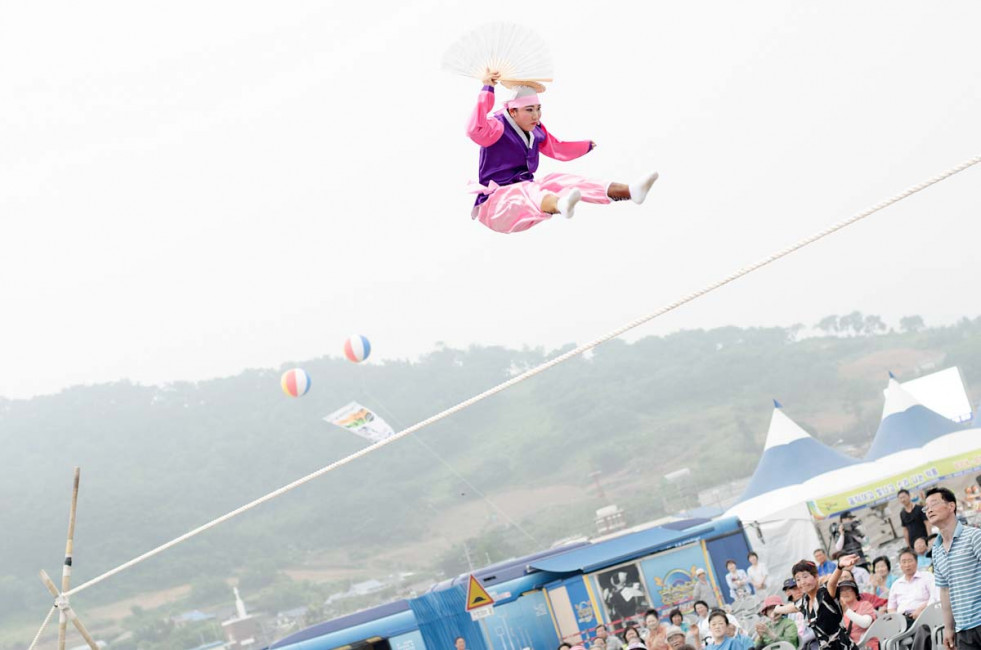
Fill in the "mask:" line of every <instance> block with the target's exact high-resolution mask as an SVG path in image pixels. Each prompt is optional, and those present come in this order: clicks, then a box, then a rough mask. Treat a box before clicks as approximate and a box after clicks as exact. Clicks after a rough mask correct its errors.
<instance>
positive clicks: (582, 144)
mask: <svg viewBox="0 0 981 650" xmlns="http://www.w3.org/2000/svg"><path fill="white" fill-rule="evenodd" d="M538 126H540V127H542V131H545V142H543V143H542V144H541V146H540V147H539V148H538V150H539V151H541V152H542V153H543V154H545V155H546V156H548V157H549V158H555V159H556V160H574V159H576V158H578V157H580V156H585V155H586V154H587V153H589V152H590V151H591V150H592V148H593V143H592V142H590V141H589V140H580V141H578V142H562V141H561V140H559V139H558V138H556V137H555V136H553V135H552V134H551V133H549V132H548V129H546V128H545V125H544V124H539V125H538Z"/></svg>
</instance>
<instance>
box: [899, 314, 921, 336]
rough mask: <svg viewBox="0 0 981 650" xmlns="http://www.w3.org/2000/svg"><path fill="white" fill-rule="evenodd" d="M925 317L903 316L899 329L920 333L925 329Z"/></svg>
mask: <svg viewBox="0 0 981 650" xmlns="http://www.w3.org/2000/svg"><path fill="white" fill-rule="evenodd" d="M923 327H924V323H923V317H922V316H919V315H916V314H914V315H912V316H903V317H902V318H900V319H899V329H900V330H902V331H903V332H919V331H920V330H921V329H923Z"/></svg>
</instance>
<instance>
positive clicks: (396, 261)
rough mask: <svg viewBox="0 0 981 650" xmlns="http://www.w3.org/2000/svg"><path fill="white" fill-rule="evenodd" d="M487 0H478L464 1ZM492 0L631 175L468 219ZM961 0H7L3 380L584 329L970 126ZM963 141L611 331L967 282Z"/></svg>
mask: <svg viewBox="0 0 981 650" xmlns="http://www.w3.org/2000/svg"><path fill="white" fill-rule="evenodd" d="M488 11H490V13H487V12H488ZM488 19H510V20H517V21H521V22H524V23H526V24H528V25H531V26H534V27H536V28H537V29H538V30H539V31H540V32H541V34H542V35H543V36H544V37H545V38H546V39H547V40H548V41H549V42H550V44H551V48H552V53H553V58H554V60H555V62H556V82H555V83H554V85H553V86H552V87H551V88H550V89H549V90H548V92H547V93H546V95H544V97H543V99H544V122H545V123H546V124H547V125H548V126H549V128H550V130H551V131H552V132H553V133H555V134H556V135H557V136H558V137H560V138H563V139H585V138H591V139H593V140H596V141H597V142H598V143H599V145H600V147H599V149H598V150H597V151H595V152H593V153H591V154H590V155H589V156H587V157H585V158H583V159H580V160H577V161H573V162H568V163H558V162H555V161H551V160H547V159H546V160H544V162H543V164H542V167H541V168H540V173H548V172H549V171H553V170H558V169H560V168H561V169H564V170H567V171H574V172H577V173H582V174H586V175H590V176H595V177H598V178H608V179H617V180H620V179H622V180H632V179H633V178H635V177H637V176H640V175H641V174H643V173H645V172H647V171H649V170H651V169H657V170H659V171H660V172H661V180H659V181H658V183H657V185H656V186H655V190H654V193H653V194H652V196H651V198H650V199H649V200H648V203H647V204H645V205H644V206H643V207H637V206H634V205H632V204H630V205H613V206H584V207H583V208H581V209H580V210H579V211H578V212H577V216H576V218H575V219H574V220H572V221H565V220H555V221H553V222H550V223H545V224H543V225H541V226H538V227H536V228H534V229H532V230H531V231H529V232H526V233H522V234H518V235H512V236H503V235H498V234H496V233H492V232H490V231H489V230H486V229H484V228H483V227H482V226H480V225H479V224H476V223H473V222H471V221H470V218H469V209H470V203H471V201H472V197H471V196H470V195H467V194H465V193H464V191H463V190H464V185H465V183H466V182H467V181H468V180H470V179H472V178H475V176H476V160H477V147H476V145H474V144H472V143H471V142H470V141H469V140H467V138H466V137H465V135H464V131H463V125H464V122H465V120H466V117H467V115H468V113H469V111H470V109H471V107H472V104H473V102H474V100H475V98H476V94H477V91H478V90H479V87H480V84H479V82H476V81H468V80H466V79H463V78H460V77H453V76H449V75H447V74H446V73H443V72H441V71H440V69H439V62H440V57H441V55H442V53H443V51H444V50H445V49H446V47H447V46H448V45H449V44H450V43H451V42H452V41H453V40H454V39H455V38H456V37H457V36H458V35H460V34H462V33H464V32H466V31H467V30H469V29H471V28H473V27H474V26H476V25H478V24H480V23H482V22H485V21H487V20H488ZM979 24H981V4H979V3H977V2H968V1H962V2H944V3H922V2H911V1H903V2H896V1H889V2H861V3H855V2H826V1H822V2H786V1H785V0H774V1H772V2H739V3H734V2H728V1H718V2H629V3H626V2H622V3H618V2H602V3H599V2H594V3H567V2H552V1H539V2H528V1H527V0H525V1H523V2H496V3H493V4H487V3H484V4H476V3H463V2H448V1H442V2H441V1H438V0H416V1H412V0H409V1H404V0H400V1H399V2H395V1H392V2H362V3H340V2H290V3H282V2H277V3H273V2H266V3H256V2H242V1H235V2H209V3H201V2H168V3H133V2H116V3H110V2H102V3H81V4H80V3H67V2H65V3H6V4H4V5H2V6H0V62H2V63H0V221H2V226H3V227H2V231H0V232H2V235H0V296H2V305H3V311H2V313H3V318H2V320H0V323H2V326H0V395H2V396H7V397H28V396H31V395H35V394H38V393H47V392H53V391H57V390H59V389H61V388H63V387H65V386H68V385H72V384H77V383H91V382H103V381H113V380H117V379H120V378H124V377H125V378H129V379H132V380H134V381H139V382H144V383H158V382H166V381H171V380H176V379H187V380H196V379H202V378H207V377H213V376H218V375H225V374H234V373H237V372H239V371H240V370H242V369H243V368H247V367H255V366H278V365H280V364H282V363H285V362H289V361H290V360H297V359H304V358H310V357H315V356H320V355H323V354H334V355H339V354H340V349H341V345H342V343H343V340H344V338H345V337H346V336H347V335H349V334H351V333H354V332H359V333H363V334H365V335H366V336H368V337H369V338H370V339H371V341H372V344H373V346H374V355H375V358H377V359H382V360H383V359H386V358H396V357H411V356H415V355H417V354H420V353H423V352H425V351H427V350H430V349H431V348H432V346H433V344H434V343H435V342H436V341H444V342H446V343H448V344H452V345H467V344H470V343H483V344H507V345H522V344H529V345H545V346H550V347H551V346H557V345H560V344H563V343H567V342H571V341H580V342H581V341H584V340H586V339H589V338H593V337H594V336H596V335H599V334H602V333H604V332H606V331H608V330H609V329H611V328H613V327H615V326H617V325H619V324H621V323H622V322H625V321H627V320H631V319H633V318H635V317H637V316H639V315H641V314H644V313H647V312H649V311H652V310H654V309H655V308H657V307H659V306H660V305H662V304H663V303H666V302H669V301H671V300H673V299H675V298H677V297H678V296H680V295H682V294H684V293H687V292H689V291H691V290H692V289H695V288H698V287H700V286H702V285H704V284H706V283H707V282H709V281H712V280H715V279H717V278H718V277H720V276H722V275H725V274H727V273H728V272H729V271H731V270H733V269H735V268H736V267H739V266H742V265H743V264H745V263H748V262H752V261H755V260H756V259H757V258H759V257H761V256H763V255H765V254H768V253H769V252H771V251H773V250H775V249H777V248H780V247H782V246H784V245H786V244H788V243H790V242H793V241H796V240H797V239H799V238H800V237H802V236H805V235H807V234H810V233H811V232H813V231H815V230H818V229H819V228H821V227H823V226H825V225H826V224H829V223H831V222H833V221H836V220H838V219H840V218H842V217H845V216H848V215H850V214H852V213H854V212H857V211H859V210H861V209H863V208H865V207H868V206H870V205H872V204H874V203H876V202H878V201H880V200H881V199H884V198H886V197H889V196H891V195H893V194H895V193H897V192H899V191H901V190H903V189H905V188H906V187H908V186H909V185H912V184H914V183H917V182H920V181H922V180H925V179H926V178H928V177H930V176H932V175H933V174H935V173H937V172H940V171H942V170H944V169H946V168H948V167H951V166H953V165H955V164H957V163H959V162H962V161H963V160H965V159H967V158H969V157H972V156H975V155H978V154H979V153H981V120H979V119H978V116H979V115H981V91H979V88H978V80H979V79H981V46H979V41H978V38H977V26H978V25H979ZM979 208H981V169H972V170H970V171H968V172H965V173H963V174H961V175H959V176H957V177H955V178H954V179H951V180H949V181H946V182H945V183H943V184H941V185H939V186H936V187H935V188H933V189H930V190H928V191H927V192H925V193H923V194H921V195H919V196H916V197H914V198H911V199H908V200H906V201H904V202H903V203H902V204H900V205H898V206H896V207H893V208H890V209H889V210H888V211H885V212H883V213H880V214H879V215H877V216H875V217H873V218H872V219H871V220H870V221H868V222H865V223H863V224H861V225H858V226H857V227H854V228H851V229H849V230H848V231H846V232H843V233H841V234H839V235H836V236H835V237H834V238H833V239H832V240H828V241H826V242H824V243H822V244H820V245H818V246H816V247H813V248H811V249H809V250H807V251H804V252H802V253H799V254H797V255H795V256H794V257H793V258H792V259H789V260H786V261H784V262H781V263H780V264H779V265H778V266H776V267H771V268H770V269H769V270H766V271H763V272H760V273H757V274H754V275H753V276H751V277H750V278H747V279H746V280H744V281H741V282H740V283H739V284H738V285H734V286H732V287H729V288H727V289H725V290H723V291H722V292H719V293H718V294H715V295H712V296H709V297H707V298H705V299H703V300H700V301H698V302H697V303H696V304H693V305H691V306H688V307H685V308H684V309H682V310H680V311H678V312H676V313H675V314H673V315H670V316H669V317H666V318H663V319H661V320H659V321H657V323H655V324H653V325H650V326H647V327H645V328H643V329H641V330H639V331H637V332H636V333H635V336H639V335H645V334H652V333H665V332H669V331H673V330H676V329H679V328H692V327H714V326H719V325H725V324H738V325H767V324H791V323H794V322H803V323H807V324H813V323H814V322H816V321H817V319H819V318H820V317H821V316H824V315H826V314H829V313H842V312H845V311H851V310H853V309H860V310H862V311H865V312H867V313H877V314H880V315H882V316H883V317H884V318H885V319H886V321H887V322H891V323H895V322H896V321H897V320H898V318H899V317H901V316H903V315H906V314H912V313H918V314H921V315H923V316H924V317H925V319H926V320H927V322H928V323H939V322H950V321H953V320H955V319H956V318H959V317H960V316H963V315H971V316H974V315H977V314H978V313H979V312H981V309H979V308H978V307H977V306H976V302H975V300H974V298H975V294H976V291H975V290H974V289H975V288H976V287H977V286H978V282H977V280H978V275H979V274H978V271H977V261H976V258H977V251H978V246H979V242H981V239H979V234H981V226H979V212H981V210H979Z"/></svg>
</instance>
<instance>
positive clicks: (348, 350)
mask: <svg viewBox="0 0 981 650" xmlns="http://www.w3.org/2000/svg"><path fill="white" fill-rule="evenodd" d="M370 354H371V343H370V342H369V341H368V339H366V338H365V337H363V336H361V335H360V334H355V335H354V336H352V337H351V338H349V339H348V340H346V341H344V356H345V357H347V360H348V361H352V362H354V363H361V362H362V361H364V360H365V359H367V358H368V356H369V355H370Z"/></svg>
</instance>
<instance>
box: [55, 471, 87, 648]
mask: <svg viewBox="0 0 981 650" xmlns="http://www.w3.org/2000/svg"><path fill="white" fill-rule="evenodd" d="M80 475H81V468H79V467H76V468H75V481H74V484H73V486H72V505H71V509H70V510H69V512H68V541H66V542H65V563H64V565H63V566H62V567H61V593H65V592H66V591H68V590H69V589H71V581H72V551H73V548H72V546H73V544H74V539H75V510H76V508H77V507H78V480H79V477H80ZM56 595H57V594H56ZM67 631H68V617H67V616H66V615H65V612H63V611H62V612H59V615H58V650H65V637H66V633H67Z"/></svg>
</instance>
